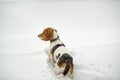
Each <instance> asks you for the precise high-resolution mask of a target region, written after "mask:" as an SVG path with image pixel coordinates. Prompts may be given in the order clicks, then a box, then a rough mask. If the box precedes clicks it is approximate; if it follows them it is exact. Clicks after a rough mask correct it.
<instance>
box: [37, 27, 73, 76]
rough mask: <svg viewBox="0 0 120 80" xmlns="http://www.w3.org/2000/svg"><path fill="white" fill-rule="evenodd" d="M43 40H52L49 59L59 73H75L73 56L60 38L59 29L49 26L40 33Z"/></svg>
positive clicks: (63, 74)
mask: <svg viewBox="0 0 120 80" xmlns="http://www.w3.org/2000/svg"><path fill="white" fill-rule="evenodd" d="M38 37H39V38H40V39H41V40H44V41H50V47H49V50H48V55H49V61H50V63H51V64H52V65H53V67H54V69H55V72H56V74H57V75H62V76H66V75H67V74H70V76H72V74H73V58H72V56H71V54H70V52H69V51H68V50H67V48H66V47H65V45H64V44H63V42H62V41H61V40H60V39H59V36H58V34H57V30H56V29H54V28H51V27H48V28H46V29H44V30H43V32H42V33H41V34H39V35H38Z"/></svg>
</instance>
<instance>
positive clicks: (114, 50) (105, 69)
mask: <svg viewBox="0 0 120 80" xmlns="http://www.w3.org/2000/svg"><path fill="white" fill-rule="evenodd" d="M119 49H120V44H114V45H103V46H98V47H87V48H85V47H84V48H79V49H74V50H72V51H73V52H72V51H71V53H72V55H73V57H74V78H73V80H119V79H120V77H119V74H117V73H120V72H119V71H118V68H119V67H120V63H119V57H118V55H119V53H120V50H119ZM113 55H114V56H113ZM0 65H1V66H0V80H16V79H19V80H70V79H69V78H68V77H65V78H60V79H59V78H57V77H56V75H55V73H54V71H53V68H52V67H51V65H50V63H49V62H48V55H47V54H46V50H43V51H39V52H36V53H29V54H1V55H0Z"/></svg>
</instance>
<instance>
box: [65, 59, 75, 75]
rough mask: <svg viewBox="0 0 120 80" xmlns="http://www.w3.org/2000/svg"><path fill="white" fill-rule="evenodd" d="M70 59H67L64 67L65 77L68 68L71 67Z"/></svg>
mask: <svg viewBox="0 0 120 80" xmlns="http://www.w3.org/2000/svg"><path fill="white" fill-rule="evenodd" d="M72 65H73V64H72V58H71V59H68V60H66V67H65V69H64V72H63V75H64V76H66V74H67V73H68V71H69V69H70V67H72Z"/></svg>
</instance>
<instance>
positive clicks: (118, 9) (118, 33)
mask: <svg viewBox="0 0 120 80" xmlns="http://www.w3.org/2000/svg"><path fill="white" fill-rule="evenodd" d="M49 26H50V27H54V28H55V29H57V31H58V34H59V36H60V39H61V40H62V41H63V42H64V44H65V45H66V46H67V48H68V49H70V51H73V53H76V55H74V57H75V61H76V62H75V63H76V65H79V66H83V68H82V69H81V67H80V69H78V70H76V71H79V70H80V71H81V72H80V74H81V75H82V77H80V78H79V77H78V76H79V75H78V76H77V75H76V76H77V77H75V80H76V79H77V80H78V79H82V80H96V79H95V75H96V73H94V74H92V75H91V73H89V72H92V73H93V71H89V70H86V68H87V69H88V68H89V67H90V65H92V66H93V67H94V68H93V69H92V70H94V69H95V68H97V69H98V70H99V71H100V72H101V71H102V72H103V73H106V74H107V75H108V76H110V77H111V78H113V80H119V79H120V77H119V74H120V71H119V67H120V63H119V56H120V50H119V48H120V1H117V0H115V1H113V0H110V1H108V0H102V1H99V0H90V1H88V0H85V1H83V0H81V1H78V0H75V1H74V0H62V1H57V0H51V1H50V0H45V1H44V0H41V1H38V0H35V1H33V0H32V1H28V0H25V1H23V0H18V1H15V0H12V1H11V0H5V1H4V0H0V65H1V67H0V75H1V76H0V79H1V80H17V79H20V80H27V79H28V80H35V79H36V80H49V79H46V78H44V77H48V76H49V77H50V75H48V74H47V73H49V74H51V72H49V71H48V72H46V68H47V67H46V66H48V65H45V64H46V63H44V62H43V63H42V62H40V60H42V61H44V60H46V59H44V57H45V56H46V55H44V54H42V55H41V54H39V55H38V54H37V55H34V53H40V52H41V51H44V49H45V48H46V47H48V46H49V42H44V41H41V40H39V39H38V37H37V35H38V34H39V33H41V32H42V31H43V29H44V28H46V27H49ZM31 53H33V54H32V56H31ZM41 53H44V52H41ZM23 54H27V55H28V54H30V55H28V56H27V55H24V56H23ZM21 55H22V56H21ZM39 62H40V63H39ZM43 64H44V65H43ZM31 65H33V66H31ZM34 65H35V66H36V67H35V66H34ZM41 65H43V67H41ZM40 67H41V68H40ZM40 70H43V72H44V74H45V75H43V78H42V77H41V76H40V74H41V75H42V72H41V71H40ZM29 71H31V72H32V73H31V72H29ZM37 71H39V72H37ZM85 71H86V72H87V73H86V72H85ZM99 71H97V70H96V72H99ZM78 73H79V72H77V74H78ZM88 73H89V74H88ZM102 75H103V74H102ZM89 76H90V77H89ZM102 77H103V76H102ZM93 78H94V79H93ZM97 78H98V80H106V79H105V78H103V79H101V77H100V76H99V77H97ZM52 80H53V79H52Z"/></svg>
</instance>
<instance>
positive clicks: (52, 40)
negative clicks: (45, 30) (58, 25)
mask: <svg viewBox="0 0 120 80" xmlns="http://www.w3.org/2000/svg"><path fill="white" fill-rule="evenodd" d="M58 39H59V36H58V35H57V38H54V39H51V40H50V43H52V42H54V41H56V40H58Z"/></svg>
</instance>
